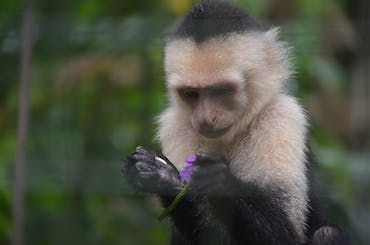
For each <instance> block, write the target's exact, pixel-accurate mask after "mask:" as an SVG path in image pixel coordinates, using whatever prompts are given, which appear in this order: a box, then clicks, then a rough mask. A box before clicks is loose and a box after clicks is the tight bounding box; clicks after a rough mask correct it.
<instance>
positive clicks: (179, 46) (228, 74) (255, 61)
mask: <svg viewBox="0 0 370 245" xmlns="http://www.w3.org/2000/svg"><path fill="white" fill-rule="evenodd" d="M269 40H270V38H269V36H268V35H266V33H265V32H248V33H243V34H236V33H235V34H231V35H228V36H226V37H225V36H220V37H216V38H212V39H210V40H208V41H206V42H204V43H202V44H199V43H197V42H196V41H194V40H193V39H189V38H188V39H176V40H171V41H170V42H168V44H167V46H166V49H165V69H166V73H167V76H168V78H169V82H170V83H171V85H174V86H177V85H180V84H178V83H184V82H186V81H189V82H190V81H196V80H199V81H202V83H204V82H206V81H208V80H209V81H210V82H211V81H215V79H216V78H217V80H226V81H227V80H235V79H238V78H239V76H242V74H240V73H241V72H245V69H254V67H258V65H261V63H263V62H264V60H265V59H266V57H265V56H266V53H265V51H264V47H265V46H266V45H267V42H269ZM270 41H271V40H270ZM180 80H181V81H180ZM185 85H186V84H185ZM204 85H205V86H206V85H207V84H204Z"/></svg>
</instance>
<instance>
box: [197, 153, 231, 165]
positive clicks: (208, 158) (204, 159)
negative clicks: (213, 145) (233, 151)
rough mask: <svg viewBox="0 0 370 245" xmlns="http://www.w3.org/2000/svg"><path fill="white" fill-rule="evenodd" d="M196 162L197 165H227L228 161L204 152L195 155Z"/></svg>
mask: <svg viewBox="0 0 370 245" xmlns="http://www.w3.org/2000/svg"><path fill="white" fill-rule="evenodd" d="M195 157H196V160H195V164H203V165H204V164H215V163H226V160H225V158H224V157H222V156H218V155H215V156H214V155H209V154H207V153H204V152H197V153H196V154H195Z"/></svg>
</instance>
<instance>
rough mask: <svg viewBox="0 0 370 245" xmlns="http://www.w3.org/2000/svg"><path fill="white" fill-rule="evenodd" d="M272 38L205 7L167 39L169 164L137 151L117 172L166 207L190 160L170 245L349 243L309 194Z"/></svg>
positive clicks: (285, 67) (163, 128) (281, 52)
mask: <svg viewBox="0 0 370 245" xmlns="http://www.w3.org/2000/svg"><path fill="white" fill-rule="evenodd" d="M277 34H278V30H277V29H276V28H272V29H269V30H266V29H264V28H263V27H262V25H261V24H259V22H258V21H256V20H255V19H254V18H253V17H252V16H250V15H249V14H248V13H247V12H245V11H244V10H242V9H241V8H239V7H237V6H235V5H233V4H230V3H227V2H219V1H205V2H202V3H200V4H198V5H196V6H194V7H193V8H192V9H191V10H190V11H189V13H187V14H186V15H185V17H184V18H183V19H182V21H181V22H180V23H179V24H178V26H177V28H176V29H175V30H174V31H173V33H172V34H171V35H170V36H169V38H168V40H167V43H166V48H165V70H166V77H167V88H168V96H169V106H168V108H167V109H166V110H165V111H164V112H163V113H162V114H161V115H160V117H159V120H158V122H159V130H158V136H157V138H158V140H159V142H160V143H161V146H162V149H163V155H164V156H166V157H164V156H162V157H161V158H159V157H157V155H156V154H154V153H152V152H150V151H147V150H145V149H144V148H142V147H138V148H137V149H136V151H135V152H134V153H133V154H131V155H130V156H129V157H128V158H127V160H126V161H125V162H124V166H123V172H124V176H125V178H126V179H127V180H128V182H129V183H130V184H131V185H132V186H133V187H134V188H135V189H136V190H139V191H142V192H147V193H152V194H156V195H157V196H159V198H160V199H161V201H162V203H163V206H164V207H167V206H168V205H169V204H170V203H171V202H172V201H173V199H174V197H175V196H176V195H177V194H178V193H179V191H180V190H181V188H182V183H181V181H180V177H179V171H178V170H179V169H182V168H183V167H184V165H185V159H186V158H188V157H190V156H193V155H195V156H196V161H195V163H194V167H193V173H192V176H191V180H190V182H189V185H190V189H189V191H188V192H187V194H186V195H185V198H184V199H183V200H181V202H180V203H179V204H178V206H177V207H176V208H175V209H174V210H173V211H172V212H171V213H170V215H169V219H170V221H171V224H172V238H171V244H173V245H197V244H210V245H213V244H230V245H238V244H253V245H256V244H265V245H272V244H315V245H318V244H349V239H348V236H347V235H346V233H344V232H343V231H342V230H341V229H340V228H338V227H336V226H329V225H327V223H326V221H325V218H324V217H323V214H322V213H321V211H320V205H319V203H318V200H317V198H315V195H314V193H313V188H312V185H311V175H312V174H311V172H312V168H311V166H312V157H311V155H310V151H309V147H308V146H307V119H306V117H305V114H304V112H303V110H302V108H301V106H300V105H299V103H298V102H297V100H296V99H295V98H294V97H292V96H291V95H288V94H287V93H286V89H285V88H284V85H285V83H286V81H287V80H288V79H289V76H290V74H291V72H292V65H291V63H290V59H289V56H288V53H289V52H288V51H289V48H288V47H287V45H286V44H285V43H284V42H281V41H279V40H278V37H277ZM163 159H165V160H163Z"/></svg>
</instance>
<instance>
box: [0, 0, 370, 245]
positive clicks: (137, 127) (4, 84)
mask: <svg viewBox="0 0 370 245" xmlns="http://www.w3.org/2000/svg"><path fill="white" fill-rule="evenodd" d="M193 2H195V1H191V0H145V1H144V0H125V1H122V0H109V1H107V0H75V1H49V0H38V1H35V22H34V24H33V26H32V27H33V33H34V39H33V58H32V77H31V81H32V84H31V91H30V93H31V94H30V97H31V98H30V110H31V119H30V132H29V141H28V158H27V169H26V170H27V172H26V209H25V213H26V225H25V240H26V243H27V244H38V245H42V244H128V245H130V244H135V245H136V244H138V245H140V244H153V245H155V244H167V243H168V240H169V237H168V235H169V233H168V231H167V225H166V224H165V223H163V224H160V223H158V222H157V221H156V219H155V218H156V216H157V215H158V214H159V210H160V208H159V206H158V204H157V202H156V201H155V200H154V199H152V198H149V197H147V196H143V195H140V194H139V195H138V194H136V193H133V192H132V191H131V190H130V189H128V188H127V187H126V186H125V183H124V181H123V179H122V177H121V174H120V168H121V159H122V158H123V157H125V156H126V155H128V154H129V153H130V152H132V151H133V150H134V149H135V147H136V146H137V145H144V146H146V147H149V148H154V149H157V150H159V147H158V145H156V144H155V143H153V141H152V138H153V135H154V132H155V124H154V122H153V118H154V117H155V116H156V115H158V114H159V112H160V111H161V110H162V109H163V108H164V107H165V105H166V99H165V87H164V74H163V45H164V38H165V36H166V33H168V32H169V30H170V29H171V27H172V26H173V24H174V23H175V21H176V20H178V18H179V16H181V15H182V14H183V13H184V12H186V11H187V10H188V9H189V7H190V6H191V4H192V3H193ZM235 2H238V3H239V4H240V5H242V6H244V7H245V8H246V9H248V10H249V11H250V12H251V13H252V14H254V15H255V16H258V17H260V18H261V19H263V20H264V21H265V23H266V25H267V26H272V25H280V26H281V27H282V29H281V31H282V33H281V34H282V38H283V39H285V40H287V41H288V42H289V43H290V44H292V46H293V47H294V49H293V56H294V59H295V63H296V65H297V66H296V70H297V73H296V75H295V78H294V81H292V82H291V83H290V90H291V92H292V93H293V94H296V95H297V96H298V97H299V98H300V99H301V101H302V103H303V104H304V106H305V108H306V109H307V112H308V114H309V116H310V119H311V125H312V128H311V136H312V137H311V142H312V145H313V150H314V152H315V153H316V156H317V159H318V162H319V167H320V169H321V173H322V174H321V182H322V186H323V194H324V197H325V199H326V201H327V206H326V208H327V211H328V213H329V215H330V218H331V221H332V222H333V223H334V222H336V223H340V224H341V225H343V226H345V227H347V229H348V230H349V231H350V233H351V236H352V238H353V240H354V241H355V242H354V244H369V243H370V234H369V232H368V227H369V226H370V205H369V203H370V195H368V193H369V191H370V162H369V147H370V144H369V131H370V130H369V125H370V120H369V115H370V111H369V100H368V94H369V69H370V67H369V64H370V62H369V61H370V58H369V57H370V55H369V43H370V42H369V40H370V39H369V32H368V29H367V28H368V27H369V26H370V25H369V21H370V19H369V18H370V17H369V16H370V15H369V11H370V7H369V3H368V1H367V0H337V1H334V0H328V1H321V0H297V1H295V0H276V1H273V0H259V1H252V0H250V1H249V0H239V1H235ZM22 14H23V5H22V2H21V1H14V0H1V1H0V244H8V243H10V241H11V239H12V215H11V213H12V212H11V210H12V202H13V201H12V200H13V195H14V193H13V183H14V181H13V180H14V163H15V155H16V150H17V149H16V148H17V132H16V123H17V111H18V94H19V76H20V74H19V65H20V43H21V41H22V40H21V35H20V31H21V20H22Z"/></svg>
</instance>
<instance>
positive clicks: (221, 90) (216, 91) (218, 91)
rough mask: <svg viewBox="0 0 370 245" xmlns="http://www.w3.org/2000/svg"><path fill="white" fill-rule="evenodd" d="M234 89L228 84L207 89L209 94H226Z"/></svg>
mask: <svg viewBox="0 0 370 245" xmlns="http://www.w3.org/2000/svg"><path fill="white" fill-rule="evenodd" d="M233 91H234V90H233V89H232V88H231V87H228V86H220V87H214V88H211V89H210V90H209V94H210V95H211V96H227V95H229V94H232V92H233Z"/></svg>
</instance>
